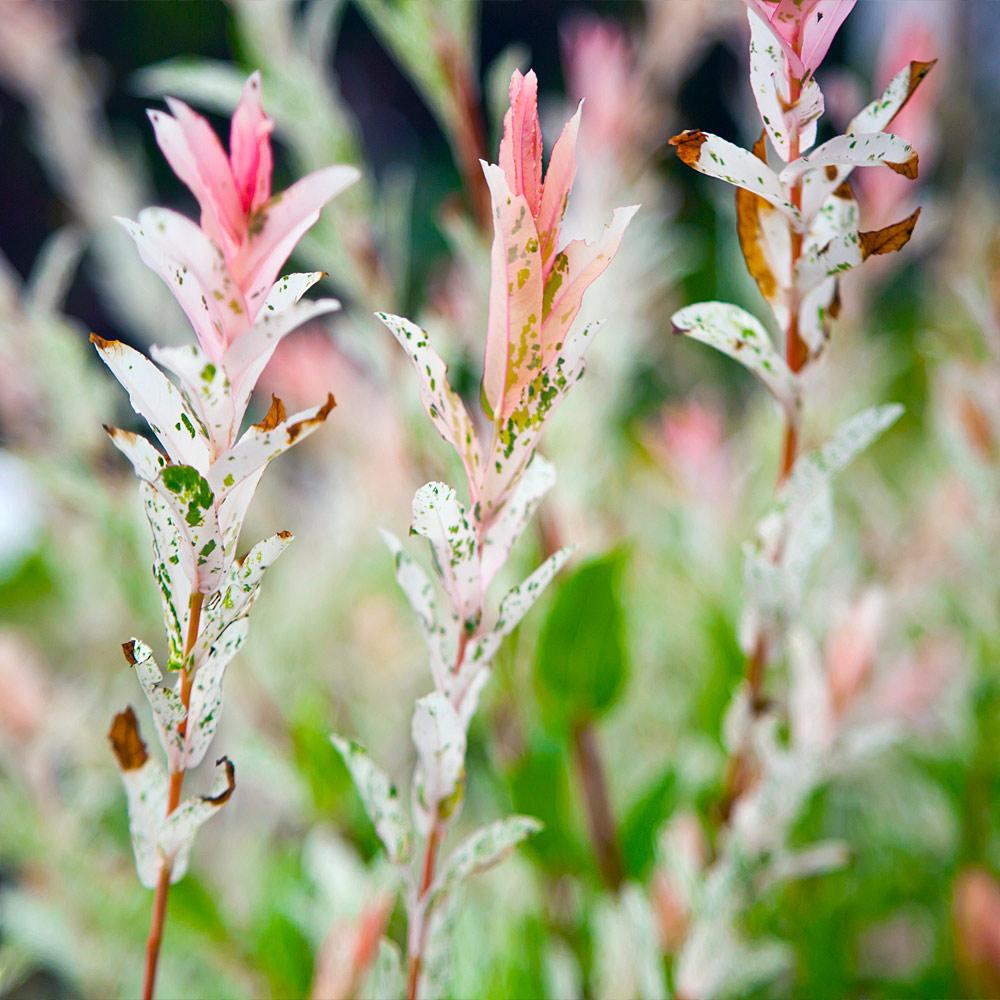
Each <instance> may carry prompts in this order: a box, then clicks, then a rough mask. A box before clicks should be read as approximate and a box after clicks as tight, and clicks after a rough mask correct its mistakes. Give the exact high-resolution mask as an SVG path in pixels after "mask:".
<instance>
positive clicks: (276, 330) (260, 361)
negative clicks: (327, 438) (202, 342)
mask: <svg viewBox="0 0 1000 1000" xmlns="http://www.w3.org/2000/svg"><path fill="white" fill-rule="evenodd" d="M322 277H323V272H322V271H309V272H305V273H296V274H286V275H284V276H283V277H281V278H279V279H278V280H277V281H276V282H275V283H274V284H273V285H272V286H271V290H270V292H269V293H268V295H267V298H266V299H265V301H264V305H263V306H262V308H261V309H260V311H259V312H258V313H257V314H256V315H255V316H254V321H253V326H252V327H251V328H250V329H249V330H248V331H247V332H246V333H244V334H243V335H242V336H241V337H239V338H238V339H237V340H235V341H234V342H233V343H232V344H230V346H229V347H228V348H227V349H226V353H225V355H224V356H223V359H222V363H223V366H224V367H225V369H226V372H227V374H228V376H229V378H230V379H231V380H232V387H231V392H232V407H233V427H232V436H233V437H235V435H236V434H237V433H238V432H239V425H240V422H241V421H242V419H243V415H244V414H245V413H246V408H247V404H248V403H249V401H250V395H251V393H252V392H253V389H254V386H255V385H256V384H257V380H258V379H259V378H260V375H261V372H263V371H264V369H265V367H267V363H268V361H270V360H271V357H272V355H273V354H274V351H275V348H276V347H277V346H278V344H279V343H281V341H282V339H283V338H284V337H286V336H287V335H288V334H289V333H292V332H293V331H294V330H297V329H298V328H299V327H300V326H302V325H303V324H304V323H308V322H310V321H311V320H314V319H317V318H318V317H320V316H325V315H327V314H328V313H333V312H337V311H338V310H339V309H340V302H338V301H337V299H306V300H303V299H302V296H303V295H304V294H305V293H306V291H308V289H310V288H311V287H312V286H313V285H314V284H315V283H316V282H317V281H319V279H320V278H322ZM250 305H251V308H254V304H253V303H251V304H250ZM331 388H332V387H331Z"/></svg>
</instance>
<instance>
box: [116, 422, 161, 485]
mask: <svg viewBox="0 0 1000 1000" xmlns="http://www.w3.org/2000/svg"><path fill="white" fill-rule="evenodd" d="M104 429H105V430H106V431H107V433H108V437H109V438H111V442H112V444H113V445H114V446H115V447H116V448H117V449H118V450H119V451H120V452H121V453H122V454H123V455H124V456H125V457H126V458H127V459H128V460H129V461H130V462H131V463H132V468H133V469H134V470H135V474H136V475H137V476H138V477H139V478H140V479H141V480H143V482H147V483H155V482H156V480H157V478H158V477H159V475H160V470H161V469H162V468H163V467H164V466H165V465H166V464H167V460H166V458H164V457H163V455H161V454H160V452H159V451H157V450H156V448H154V447H153V446H152V445H151V444H150V443H149V442H148V441H147V440H146V439H145V438H144V437H142V436H141V435H139V434H133V433H132V432H131V431H123V430H122V429H121V428H120V427H105V428H104Z"/></svg>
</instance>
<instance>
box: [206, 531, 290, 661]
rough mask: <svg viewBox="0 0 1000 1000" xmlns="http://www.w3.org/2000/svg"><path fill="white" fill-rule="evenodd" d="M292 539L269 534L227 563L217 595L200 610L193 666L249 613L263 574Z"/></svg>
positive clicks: (284, 532) (287, 532) (288, 534)
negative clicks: (229, 628) (235, 623)
mask: <svg viewBox="0 0 1000 1000" xmlns="http://www.w3.org/2000/svg"><path fill="white" fill-rule="evenodd" d="M293 538H294V536H293V535H292V533H291V532H290V531H281V532H279V533H278V534H276V535H271V537H270V538H265V539H264V540H263V541H261V542H258V543H257V544H256V545H254V546H253V548H251V549H250V551H249V552H248V553H247V554H246V556H245V557H244V558H243V561H242V562H239V563H237V562H233V563H231V564H230V566H229V568H228V569H227V571H226V575H225V577H224V578H223V580H222V582H221V583H220V585H219V593H218V596H214V597H213V598H212V599H211V600H210V601H208V602H207V603H206V605H205V608H204V610H203V611H202V616H201V631H200V633H199V636H198V646H197V650H196V654H195V663H196V664H197V665H200V664H201V662H202V660H203V659H205V658H206V657H207V656H208V653H209V651H210V649H211V647H212V646H213V645H214V644H215V643H216V641H217V640H218V639H219V637H220V636H221V635H222V633H223V632H224V631H225V630H226V629H227V628H228V627H229V626H230V625H231V624H232V623H233V622H235V621H237V620H238V619H240V618H245V617H246V616H247V615H249V614H250V610H251V608H252V607H253V604H254V601H256V600H257V595H258V593H259V592H260V585H261V582H262V580H263V579H264V574H265V573H266V572H267V570H268V569H269V568H270V567H271V566H272V565H273V563H274V562H275V560H276V559H277V558H278V557H279V556H280V555H281V554H282V553H283V552H284V551H285V549H287V548H288V546H289V545H291V544H292V540H293Z"/></svg>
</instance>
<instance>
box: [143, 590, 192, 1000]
mask: <svg viewBox="0 0 1000 1000" xmlns="http://www.w3.org/2000/svg"><path fill="white" fill-rule="evenodd" d="M204 601H205V595H204V594H202V593H201V592H195V593H193V594H192V595H191V605H190V615H189V617H188V633H187V641H186V642H185V644H184V666H183V667H181V703H182V704H183V705H184V710H185V712H186V711H187V709H188V707H189V705H190V703H191V680H192V676H193V674H194V664H193V663H192V664H189V662H188V661H189V659H190V657H191V653H192V651H193V650H194V645H195V643H196V642H197V641H198V630H199V629H200V627H201V608H202V605H203V603H204ZM178 729H179V731H180V734H181V736H183V735H184V734H185V732H186V731H187V719H186V718H185V719H184V721H183V722H181V724H180V725H179V726H178ZM183 785H184V772H183V771H171V773H170V788H169V791H168V793H167V815H168V816H169V815H170V814H171V813H172V812H173V811H174V810H175V809H176V808H177V806H178V805H179V804H180V801H181V790H182V788H183ZM169 894H170V865H168V864H165V865H163V866H162V867H161V868H160V877H159V879H158V880H157V883H156V893H155V895H154V896H153V919H152V921H151V922H150V927H149V938H148V939H147V940H146V971H145V976H144V978H143V986H142V1000H153V991H154V988H155V986H156V969H157V965H158V963H159V960H160V944H161V942H162V941H163V925H164V923H165V922H166V919H167V897H168V896H169Z"/></svg>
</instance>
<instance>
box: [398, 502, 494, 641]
mask: <svg viewBox="0 0 1000 1000" xmlns="http://www.w3.org/2000/svg"><path fill="white" fill-rule="evenodd" d="M411 530H412V531H413V532H415V533H416V534H418V535H423V537H424V538H426V539H427V540H428V541H429V542H430V544H431V551H432V552H433V554H434V560H435V565H436V567H437V570H438V572H439V573H440V575H441V580H442V582H443V584H444V588H445V590H446V591H447V592H448V596H449V597H450V598H451V602H452V607H453V609H454V610H455V612H456V613H457V614H458V615H459V617H460V618H461V627H462V628H463V629H465V631H466V632H467V633H468V634H470V635H471V634H472V632H473V631H474V630H475V629H476V627H477V626H478V625H479V617H480V614H481V613H482V600H483V588H482V581H481V579H480V575H479V551H478V544H477V541H476V532H475V529H474V528H473V526H472V522H471V521H470V520H469V517H468V515H467V514H466V511H465V508H464V507H463V506H462V504H461V503H460V502H459V500H458V496H457V495H456V493H455V491H454V490H453V489H452V488H451V487H450V486H448V485H447V484H446V483H427V485H426V486H422V487H421V488H420V489H419V490H417V492H416V495H415V496H414V497H413V521H412V528H411Z"/></svg>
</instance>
